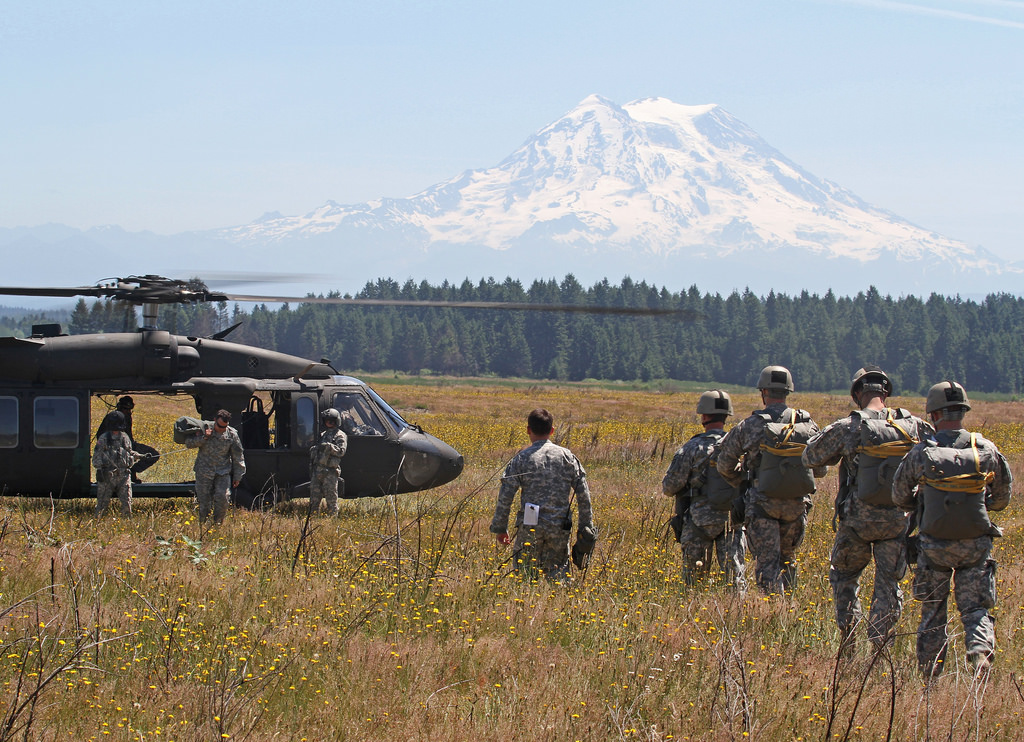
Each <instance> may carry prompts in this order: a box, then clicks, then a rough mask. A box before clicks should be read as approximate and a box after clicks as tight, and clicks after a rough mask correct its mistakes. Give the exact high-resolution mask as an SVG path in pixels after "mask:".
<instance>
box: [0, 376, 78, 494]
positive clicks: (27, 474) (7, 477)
mask: <svg viewBox="0 0 1024 742" xmlns="http://www.w3.org/2000/svg"><path fill="white" fill-rule="evenodd" d="M91 457H92V435H91V431H90V429H89V393H88V391H85V390H64V389H60V390H56V389H48V390H46V392H45V393H41V392H38V391H35V390H26V389H0V472H2V474H0V491H2V492H3V494H8V495H14V494H24V495H39V496H52V497H55V498H71V497H87V496H89V495H90V494H91V486H92V483H91V481H90V476H91V469H90V461H91Z"/></svg>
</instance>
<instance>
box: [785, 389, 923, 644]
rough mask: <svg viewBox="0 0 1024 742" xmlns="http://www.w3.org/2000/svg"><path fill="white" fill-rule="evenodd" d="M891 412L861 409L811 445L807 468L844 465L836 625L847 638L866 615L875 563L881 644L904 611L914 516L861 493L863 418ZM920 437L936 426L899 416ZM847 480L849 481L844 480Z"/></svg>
mask: <svg viewBox="0 0 1024 742" xmlns="http://www.w3.org/2000/svg"><path fill="white" fill-rule="evenodd" d="M888 413H889V411H888V410H886V409H882V410H872V409H867V408H865V409H863V410H859V411H858V412H857V413H856V414H853V415H848V416H847V417H844V418H842V419H841V420H837V421H835V422H834V423H832V424H831V425H829V426H828V427H826V428H825V429H824V430H823V431H821V433H819V434H818V435H817V436H815V437H814V438H813V439H811V440H810V441H809V442H808V443H807V448H806V449H804V453H803V462H804V465H805V466H808V467H814V466H835V465H836V464H839V463H840V461H842V465H841V466H840V469H839V472H840V494H839V496H837V498H836V515H837V516H838V519H839V527H838V528H837V529H836V538H835V543H834V544H833V546H832V557H831V560H830V561H831V564H830V566H829V571H828V580H829V582H830V583H831V584H832V595H833V597H834V602H835V611H836V623H837V624H838V625H839V631H840V633H841V634H842V636H843V638H844V639H845V638H846V637H849V636H850V635H851V634H852V633H853V630H854V627H855V626H856V625H857V624H858V623H859V622H860V620H861V617H862V611H861V604H860V598H859V597H858V592H859V590H860V576H861V573H863V571H864V568H865V567H867V565H868V563H869V562H870V561H871V558H872V556H874V559H875V584H874V592H873V593H872V596H871V610H870V615H869V617H868V638H869V639H870V640H871V642H872V643H873V644H875V645H876V646H880V645H881V644H882V643H883V642H884V641H886V639H887V638H888V637H889V636H890V635H891V634H892V632H893V631H894V629H895V627H896V623H897V622H898V621H899V618H900V614H901V613H902V612H903V591H902V590H901V589H900V580H902V579H903V577H904V576H905V575H906V573H907V547H906V535H907V525H908V524H909V522H910V516H909V515H908V514H907V513H906V512H905V511H904V510H903V509H902V508H899V507H896V506H895V505H891V506H885V505H874V504H872V503H869V502H867V501H865V500H863V499H861V498H860V497H858V496H857V493H856V489H857V487H856V477H857V471H858V453H857V449H858V447H859V446H860V445H861V420H862V419H869V418H873V419H878V420H885V419H887V415H888ZM899 421H900V422H901V423H903V424H905V425H906V427H907V429H908V430H909V431H911V434H912V435H913V436H914V437H916V438H917V439H920V438H921V437H923V436H926V435H928V434H930V433H931V432H933V431H932V428H931V426H930V425H929V424H928V423H926V422H925V421H924V420H922V419H921V418H919V417H914V416H911V415H909V413H907V415H906V416H905V417H901V418H899ZM843 480H845V481H843Z"/></svg>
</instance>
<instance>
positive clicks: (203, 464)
mask: <svg viewBox="0 0 1024 742" xmlns="http://www.w3.org/2000/svg"><path fill="white" fill-rule="evenodd" d="M203 427H204V428H212V429H213V432H212V433H211V434H210V436H209V437H206V435H205V434H204V432H203V431H200V432H199V433H196V435H194V436H192V437H191V438H189V439H188V440H186V441H185V445H186V447H188V448H198V449H199V453H198V454H197V455H196V463H195V466H194V467H193V469H194V470H195V472H196V499H197V500H198V501H199V522H200V523H202V522H203V521H205V520H206V519H207V518H208V517H209V515H210V511H211V509H212V510H213V521H214V523H221V522H223V521H224V516H225V515H227V510H228V496H229V494H230V492H231V483H232V482H237V481H239V480H240V479H241V478H242V477H243V476H244V475H245V456H244V455H243V453H242V440H241V439H240V438H239V437H238V431H237V430H235V429H234V428H232V427H231V426H228V428H227V430H225V431H224V432H223V433H218V432H217V429H216V427H215V426H214V424H213V423H212V422H203Z"/></svg>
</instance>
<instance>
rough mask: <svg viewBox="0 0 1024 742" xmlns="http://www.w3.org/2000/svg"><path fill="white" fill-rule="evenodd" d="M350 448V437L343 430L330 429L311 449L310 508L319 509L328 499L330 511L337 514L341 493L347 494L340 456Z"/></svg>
mask: <svg viewBox="0 0 1024 742" xmlns="http://www.w3.org/2000/svg"><path fill="white" fill-rule="evenodd" d="M347 448H348V436H346V435H345V432H344V431H343V430H342V429H341V428H327V429H326V430H325V431H324V432H323V433H321V434H320V441H319V443H317V444H316V445H315V446H313V447H312V448H310V449H309V458H310V481H309V509H310V510H311V511H312V512H314V513H315V512H317V511H319V510H320V500H321V499H325V500H327V512H328V513H329V514H330V515H337V514H338V491H339V489H340V490H341V492H342V493H344V492H345V480H344V479H342V478H341V457H342V456H344V455H345V451H346V449H347Z"/></svg>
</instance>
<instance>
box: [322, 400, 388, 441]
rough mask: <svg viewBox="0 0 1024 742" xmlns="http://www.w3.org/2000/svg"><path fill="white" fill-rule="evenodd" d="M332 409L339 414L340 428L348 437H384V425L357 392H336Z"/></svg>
mask: <svg viewBox="0 0 1024 742" xmlns="http://www.w3.org/2000/svg"><path fill="white" fill-rule="evenodd" d="M333 406H334V409H336V410H337V411H338V412H340V413H341V419H342V423H341V427H342V430H344V431H345V433H346V434H348V435H384V434H385V428H384V423H383V422H382V421H381V419H380V415H378V414H377V412H376V410H374V409H373V407H372V406H371V405H370V403H369V402H368V401H367V400H366V398H365V397H364V396H363V395H362V394H359V393H358V392H337V393H335V395H334V402H333Z"/></svg>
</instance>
